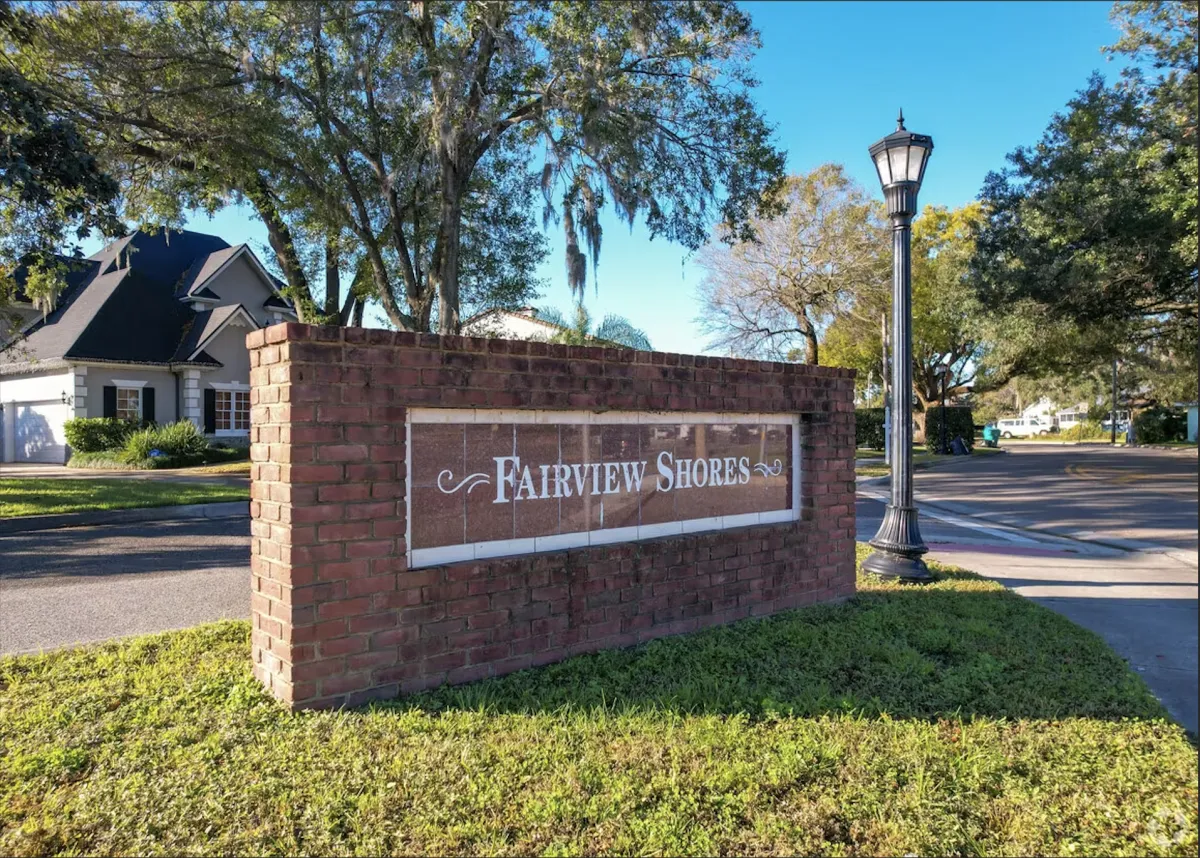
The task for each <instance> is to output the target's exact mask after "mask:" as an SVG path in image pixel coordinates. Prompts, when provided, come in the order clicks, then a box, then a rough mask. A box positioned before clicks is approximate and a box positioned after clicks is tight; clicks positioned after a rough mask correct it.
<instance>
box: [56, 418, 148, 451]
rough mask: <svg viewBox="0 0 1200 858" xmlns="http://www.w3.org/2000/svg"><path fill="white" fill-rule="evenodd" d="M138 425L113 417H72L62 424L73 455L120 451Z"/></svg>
mask: <svg viewBox="0 0 1200 858" xmlns="http://www.w3.org/2000/svg"><path fill="white" fill-rule="evenodd" d="M137 429H138V424H137V423H133V422H131V421H128V420H118V419H117V418H115V417H72V418H71V419H70V420H68V421H67V422H66V423H64V424H63V434H64V435H65V436H66V438H67V443H68V444H69V445H70V446H71V450H72V451H73V452H75V453H99V452H102V451H104V450H120V449H122V448H123V447H124V446H125V442H126V441H127V440H128V439H129V436H130V435H132V434H133V433H134V432H136V431H137Z"/></svg>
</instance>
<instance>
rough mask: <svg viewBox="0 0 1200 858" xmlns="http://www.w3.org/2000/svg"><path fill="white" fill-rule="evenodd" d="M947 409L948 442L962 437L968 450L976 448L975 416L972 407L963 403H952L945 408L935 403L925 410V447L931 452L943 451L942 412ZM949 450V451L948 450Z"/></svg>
mask: <svg viewBox="0 0 1200 858" xmlns="http://www.w3.org/2000/svg"><path fill="white" fill-rule="evenodd" d="M943 410H944V411H945V418H944V419H945V421H946V444H947V445H949V444H951V443H953V442H954V439H955V438H962V439H963V443H964V444H966V445H967V449H968V450H973V449H974V448H975V418H974V416H973V415H972V414H971V409H970V408H966V407H964V406H961V405H950V406H947V407H946V408H945V409H943V408H942V406H940V405H934V406H932V407H930V408H928V409H927V410H926V411H925V449H927V450H929V451H930V452H931V453H941V452H943V450H942V420H943V416H942V412H943ZM946 452H948V451H946Z"/></svg>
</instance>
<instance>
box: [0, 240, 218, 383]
mask: <svg viewBox="0 0 1200 858" xmlns="http://www.w3.org/2000/svg"><path fill="white" fill-rule="evenodd" d="M233 250H235V248H230V246H229V244H228V243H226V242H225V241H223V240H222V239H220V238H218V237H216V236H213V235H205V234H203V233H198V232H189V231H186V230H184V231H169V232H157V233H153V234H151V233H145V232H136V233H133V234H132V235H129V236H126V237H125V238H121V239H118V240H117V241H114V242H113V243H111V244H109V245H108V246H107V247H105V248H104V249H103V250H101V251H99V252H97V253H95V254H93V255H92V256H90V257H88V258H87V259H86V260H76V261H74V262H73V267H72V270H71V273H70V274H69V275H68V277H67V288H66V289H64V290H63V292H62V294H61V295H60V296H59V300H58V303H57V305H56V307H55V310H54V312H53V313H51V314H50V315H49V316H48V317H47V318H46V319H45V320H44V321H43V320H42V319H38V320H36V321H35V322H34V323H33V324H32V325H30V326H29V327H28V328H27V329H26V332H25V337H24V338H23V339H21V340H18V341H17V343H13V344H10V346H9V347H8V353H7V354H5V353H4V352H0V363H3V362H4V361H5V359H6V358H7V359H8V360H10V361H16V360H20V361H22V362H24V361H27V360H31V359H33V360H39V361H49V360H55V359H62V358H68V359H76V360H84V359H91V360H103V361H114V362H120V363H158V364H166V363H172V362H183V361H186V357H184V358H182V359H181V358H179V357H177V354H178V352H180V351H181V350H182V348H183V346H184V340H185V339H186V338H188V337H190V336H191V334H192V332H193V330H195V329H196V328H197V325H196V320H197V319H198V316H203V315H204V314H203V313H201V314H197V313H196V312H195V311H194V310H192V309H191V307H189V306H188V305H187V303H186V302H181V301H179V300H178V299H177V297H176V288H177V286H178V285H179V284H180V283H181V281H182V280H183V279H184V278H185V276H186V275H187V274H188V272H191V271H195V273H196V274H197V275H201V274H203V275H204V276H208V274H211V272H212V271H215V270H216V268H212V267H211V266H212V265H213V264H214V262H215V260H216V259H219V258H220V256H221V254H222V252H224V251H233ZM228 255H231V254H226V258H228ZM217 267H219V265H217ZM205 272H208V273H207V274H205ZM16 274H17V277H16V279H17V283H18V290H19V289H20V284H21V283H22V282H23V279H24V277H23V275H22V274H21V272H20V270H18V272H17V273H16ZM196 282H197V283H202V282H203V281H202V280H198V281H196ZM185 294H186V293H185ZM214 297H215V296H214ZM220 310H221V312H222V313H223V314H227V313H228V312H229V311H233V310H236V307H234V308H228V310H227V308H220ZM207 323H208V320H207V319H206V320H204V321H201V322H200V324H199V326H198V327H199V329H200V331H203V330H204V329H205V328H206V327H207ZM200 342H203V338H201V339H200V340H197V344H199V343H200ZM18 343H19V344H20V348H14V346H16V345H17V344H18ZM195 348H196V346H195V345H194V346H192V348H191V349H190V350H189V354H190V352H191V351H194V350H195ZM194 362H195V363H205V364H210V365H215V366H220V363H219V362H218V361H215V360H213V359H212V357H210V356H208V355H207V354H205V353H201V354H199V355H197V356H196V360H195V361H194Z"/></svg>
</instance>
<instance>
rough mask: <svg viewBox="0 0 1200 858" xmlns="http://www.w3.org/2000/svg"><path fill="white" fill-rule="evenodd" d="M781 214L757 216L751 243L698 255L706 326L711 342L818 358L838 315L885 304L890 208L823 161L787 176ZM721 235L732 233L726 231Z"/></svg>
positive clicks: (717, 244) (740, 350)
mask: <svg viewBox="0 0 1200 858" xmlns="http://www.w3.org/2000/svg"><path fill="white" fill-rule="evenodd" d="M780 201H781V202H782V204H783V205H784V206H786V209H785V211H784V213H783V214H782V215H781V216H779V217H777V218H775V219H770V220H768V219H757V220H755V221H754V223H753V229H754V236H753V238H751V239H750V240H741V241H736V242H734V243H733V244H732V245H727V244H725V243H724V242H723V241H721V240H717V241H713V242H712V243H710V244H709V245H707V246H706V247H705V248H704V249H703V250H702V251H701V253H700V256H699V264H700V266H701V268H703V269H704V272H705V274H704V279H703V281H702V282H701V285H700V296H699V297H700V302H701V315H700V317H699V319H698V322H699V323H700V326H701V328H702V329H703V330H704V331H705V332H706V333H708V334H709V335H710V341H709V347H710V348H718V349H721V350H726V349H728V350H730V351H732V352H734V353H737V354H745V355H762V356H765V357H776V358H782V357H785V356H787V355H788V354H789V353H791V352H792V351H793V350H796V351H798V352H799V353H801V354H802V355H803V357H804V360H805V362H806V363H811V364H816V363H818V362H819V359H820V339H821V336H822V332H823V331H824V329H825V328H826V326H828V325H829V323H830V322H831V321H832V320H833V319H834V318H835V316H839V315H847V316H855V315H860V316H861V312H862V308H863V307H865V306H868V305H870V306H878V305H879V303H880V301H881V300H882V296H883V294H884V293H885V291H886V289H887V284H888V282H889V281H888V272H889V270H890V258H889V256H888V255H887V254H888V251H889V244H888V239H887V236H888V232H887V228H886V226H885V223H884V219H883V209H882V205H881V204H880V203H879V202H876V201H873V200H872V199H871V198H870V197H869V196H868V195H867V193H866V191H865V190H863V188H862V187H861V186H859V185H858V184H856V183H855V182H854V181H853V180H852V179H850V178H849V177H848V176H847V175H846V171H845V168H844V167H842V165H840V164H825V165H823V166H821V167H818V168H817V169H815V170H813V171H812V172H811V173H808V174H806V175H803V176H792V177H789V178H788V180H787V182H786V184H785V186H784V188H783V191H782V194H781V197H780ZM715 237H716V238H717V239H727V238H728V237H729V236H728V234H727V232H726V231H725V229H724V228H721V229H719V230H718V232H717V234H716V236H715Z"/></svg>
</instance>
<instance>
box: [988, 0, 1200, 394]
mask: <svg viewBox="0 0 1200 858" xmlns="http://www.w3.org/2000/svg"><path fill="white" fill-rule="evenodd" d="M1196 8H1197V7H1196V3H1195V2H1134V3H1118V4H1117V5H1116V6H1115V7H1114V10H1113V17H1114V19H1115V20H1116V21H1117V23H1118V25H1119V26H1120V27H1121V29H1122V31H1123V36H1122V38H1121V39H1120V40H1119V41H1118V42H1117V44H1116V45H1115V46H1113V47H1112V48H1111V49H1110V50H1112V51H1114V52H1117V53H1123V54H1126V55H1128V56H1130V57H1131V58H1132V59H1134V61H1135V62H1134V64H1133V65H1132V66H1131V67H1130V68H1129V69H1127V70H1126V71H1124V72H1123V73H1122V74H1121V76H1120V79H1119V80H1118V81H1117V82H1116V83H1115V84H1113V85H1108V84H1106V83H1105V81H1104V79H1103V78H1102V77H1100V76H1099V75H1093V77H1092V78H1091V80H1090V81H1089V82H1088V84H1087V86H1086V87H1085V88H1084V89H1083V90H1082V91H1080V92H1079V93H1078V94H1077V96H1076V97H1075V98H1074V99H1072V101H1071V102H1070V103H1069V104H1068V105H1067V109H1066V110H1065V111H1064V112H1062V113H1059V114H1056V115H1055V116H1054V117H1053V119H1052V120H1051V122H1050V124H1049V127H1048V128H1047V130H1046V132H1045V134H1044V135H1043V136H1042V139H1041V140H1040V141H1039V142H1038V143H1037V144H1036V145H1035V146H1032V147H1020V148H1018V149H1017V150H1015V151H1014V152H1013V153H1011V154H1010V155H1009V156H1008V161H1009V166H1008V167H1007V168H1005V169H1004V170H1001V171H998V172H995V173H992V174H989V176H988V177H987V180H986V182H985V184H984V188H983V193H982V197H983V200H984V202H985V204H986V205H987V206H988V209H989V212H990V216H989V218H988V221H987V223H986V224H985V227H984V229H983V230H982V231H981V234H980V237H979V242H978V254H977V256H976V258H975V262H974V265H975V271H976V274H977V278H976V283H977V285H978V291H979V296H980V299H981V300H982V301H983V302H984V303H985V304H986V305H987V306H989V307H993V308H999V307H1006V306H1019V307H1022V308H1024V309H1025V310H1026V311H1027V313H1028V314H1029V315H1030V317H1031V318H1032V319H1034V320H1038V321H1040V320H1046V319H1048V320H1055V321H1060V322H1069V323H1070V324H1071V325H1072V326H1073V327H1074V330H1072V331H1071V332H1070V333H1069V335H1068V336H1067V337H1066V338H1065V342H1066V343H1067V346H1066V347H1064V346H1063V345H1062V343H1058V342H1053V341H1051V344H1052V345H1053V347H1049V348H1047V347H1043V348H1041V349H1040V350H1039V352H1038V354H1037V360H1036V362H1035V364H1034V366H1032V367H1031V371H1034V372H1040V373H1064V372H1065V373H1071V372H1083V373H1087V372H1090V371H1091V370H1092V369H1094V368H1095V366H1096V365H1097V364H1098V363H1103V362H1107V361H1108V360H1111V359H1112V358H1113V357H1122V358H1125V359H1127V360H1130V361H1140V362H1142V363H1143V364H1144V365H1145V366H1146V367H1147V368H1149V367H1151V366H1157V367H1159V369H1160V370H1162V368H1164V367H1167V366H1172V365H1173V366H1175V367H1176V368H1177V370H1178V371H1179V372H1182V373H1183V374H1185V375H1190V376H1191V379H1192V386H1193V390H1194V382H1195V367H1196V350H1197V344H1198V338H1197V330H1198V326H1197V293H1196V289H1197V268H1196V253H1197V245H1196V232H1197V227H1196V224H1197V147H1196V127H1197V119H1196V110H1197V88H1196V81H1197V43H1196V38H1197V37H1196V24H1197V15H1196Z"/></svg>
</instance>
